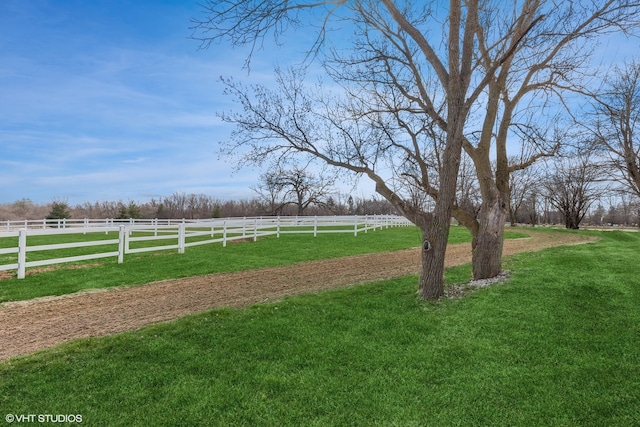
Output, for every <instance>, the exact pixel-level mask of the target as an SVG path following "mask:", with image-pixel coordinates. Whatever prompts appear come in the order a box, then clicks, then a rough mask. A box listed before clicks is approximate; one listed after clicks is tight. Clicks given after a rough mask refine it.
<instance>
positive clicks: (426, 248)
mask: <svg viewBox="0 0 640 427" xmlns="http://www.w3.org/2000/svg"><path fill="white" fill-rule="evenodd" d="M431 249H432V246H431V242H430V241H428V240H425V241H423V242H422V250H423V251H424V252H429V251H430V250H431Z"/></svg>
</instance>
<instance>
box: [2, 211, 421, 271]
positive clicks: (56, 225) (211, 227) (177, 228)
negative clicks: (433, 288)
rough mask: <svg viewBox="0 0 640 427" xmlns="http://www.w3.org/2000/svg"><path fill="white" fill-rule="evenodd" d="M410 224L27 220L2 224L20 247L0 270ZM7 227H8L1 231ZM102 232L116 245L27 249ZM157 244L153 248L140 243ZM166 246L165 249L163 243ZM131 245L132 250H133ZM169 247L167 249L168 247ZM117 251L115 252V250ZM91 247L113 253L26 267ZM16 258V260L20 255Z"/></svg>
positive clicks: (347, 219) (326, 219) (372, 219)
mask: <svg viewBox="0 0 640 427" xmlns="http://www.w3.org/2000/svg"><path fill="white" fill-rule="evenodd" d="M407 225H411V223H410V222H409V221H408V220H407V219H406V218H404V217H401V216H396V215H365V216H320V217H318V216H316V217H255V218H224V219H207V220H185V219H183V220H175V219H170V220H160V219H142V220H141V219H135V220H134V219H131V220H124V221H122V220H114V219H106V220H105V219H100V220H95V219H82V220H55V221H51V220H38V221H32V220H25V221H3V222H0V243H2V241H3V240H4V241H5V242H8V241H10V240H5V239H11V238H13V239H14V241H15V238H16V237H17V238H18V239H17V244H15V245H13V244H11V245H10V246H9V247H7V245H6V244H2V245H0V263H1V262H3V259H8V258H11V259H12V260H13V261H17V262H10V263H8V264H0V271H4V270H17V277H18V279H23V278H24V277H25V274H26V269H27V268H30V267H40V266H45V265H52V264H59V263H69V262H77V261H85V260H92V259H99V258H107V257H118V263H120V264H121V263H123V262H124V255H126V254H134V253H140V252H150V251H161V250H168V249H177V250H178V253H180V254H183V253H184V252H185V248H187V247H190V246H196V245H205V244H213V243H222V246H226V245H227V242H229V241H233V240H240V239H244V240H248V239H249V240H253V241H256V240H257V239H258V238H259V237H262V236H269V235H276V236H277V237H280V235H281V234H301V233H307V234H313V236H314V237H315V236H317V235H318V234H319V233H353V235H354V236H357V235H358V233H362V232H364V233H366V232H368V231H369V230H373V231H375V230H376V229H380V228H389V227H397V226H407ZM3 226H4V227H3ZM96 232H98V233H102V232H104V233H105V235H106V236H109V233H114V234H117V238H113V239H108V238H106V239H97V238H96V237H93V239H92V240H89V239H91V237H90V236H87V240H84V239H83V241H80V242H72V243H55V244H53V243H52V244H45V245H32V246H29V239H28V237H34V236H51V235H60V236H61V237H60V240H64V237H62V236H63V235H70V234H75V235H78V234H90V235H93V236H95V234H92V233H96ZM140 242H154V243H142V244H141V243H140ZM163 242H164V243H163ZM132 243H133V246H135V247H132ZM167 243H169V244H167ZM116 245H117V250H113V249H115V248H116ZM90 246H110V249H112V250H109V251H105V252H98V253H92V254H85V255H79V256H65V257H61V258H47V259H40V260H35V261H27V253H28V252H36V251H38V252H42V251H52V250H60V249H71V248H82V247H90ZM14 254H17V260H16V255H14Z"/></svg>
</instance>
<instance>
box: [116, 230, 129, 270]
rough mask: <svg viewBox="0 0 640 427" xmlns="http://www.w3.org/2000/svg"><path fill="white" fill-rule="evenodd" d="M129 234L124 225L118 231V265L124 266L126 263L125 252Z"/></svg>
mask: <svg viewBox="0 0 640 427" xmlns="http://www.w3.org/2000/svg"><path fill="white" fill-rule="evenodd" d="M127 234H128V233H127V230H126V229H125V227H124V225H121V226H120V229H119V231H118V264H122V263H123V262H124V250H125V241H126V237H127Z"/></svg>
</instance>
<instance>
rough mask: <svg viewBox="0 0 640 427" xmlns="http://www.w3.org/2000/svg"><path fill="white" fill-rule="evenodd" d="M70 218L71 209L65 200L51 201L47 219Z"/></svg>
mask: <svg viewBox="0 0 640 427" xmlns="http://www.w3.org/2000/svg"><path fill="white" fill-rule="evenodd" d="M69 218H71V211H70V209H69V205H68V204H67V202H53V203H52V204H51V210H50V211H49V215H47V219H48V220H58V219H69Z"/></svg>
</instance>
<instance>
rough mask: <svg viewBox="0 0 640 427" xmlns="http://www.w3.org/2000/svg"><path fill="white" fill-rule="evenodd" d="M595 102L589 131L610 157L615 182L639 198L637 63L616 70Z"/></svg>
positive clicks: (639, 88)
mask: <svg viewBox="0 0 640 427" xmlns="http://www.w3.org/2000/svg"><path fill="white" fill-rule="evenodd" d="M594 100H595V108H594V110H595V124H594V126H593V128H592V130H593V132H594V133H595V135H596V138H597V142H598V143H599V144H600V146H601V147H602V148H604V149H605V150H606V152H607V153H608V155H609V158H610V163H609V165H610V166H611V167H612V170H614V171H615V172H616V174H615V176H614V179H616V181H618V182H620V183H622V184H624V186H625V187H626V188H627V189H628V190H629V191H631V192H632V193H633V194H635V195H636V196H637V197H640V137H639V136H638V133H640V63H638V62H630V63H627V64H625V65H624V66H623V67H616V68H615V70H614V73H613V74H612V75H608V76H607V78H606V83H605V86H604V88H603V89H601V91H600V93H598V94H596V95H595V96H594Z"/></svg>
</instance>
